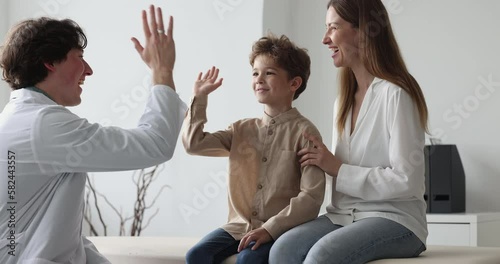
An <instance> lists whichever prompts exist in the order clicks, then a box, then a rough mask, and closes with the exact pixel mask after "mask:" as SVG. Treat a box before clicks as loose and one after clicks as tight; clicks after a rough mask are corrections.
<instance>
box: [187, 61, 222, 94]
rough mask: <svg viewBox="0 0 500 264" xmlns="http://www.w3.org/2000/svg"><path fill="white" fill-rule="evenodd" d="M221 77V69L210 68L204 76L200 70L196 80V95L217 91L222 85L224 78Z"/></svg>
mask: <svg viewBox="0 0 500 264" xmlns="http://www.w3.org/2000/svg"><path fill="white" fill-rule="evenodd" d="M218 77H219V69H218V68H215V67H212V68H211V69H209V70H208V71H207V72H206V73H205V74H204V75H203V76H202V73H201V72H200V73H199V74H198V78H197V79H196V81H195V82H194V88H193V92H194V95H195V96H197V95H208V94H210V93H211V92H213V91H215V90H216V89H217V88H219V87H220V86H221V85H222V80H223V79H222V78H220V79H218V80H217V78H218Z"/></svg>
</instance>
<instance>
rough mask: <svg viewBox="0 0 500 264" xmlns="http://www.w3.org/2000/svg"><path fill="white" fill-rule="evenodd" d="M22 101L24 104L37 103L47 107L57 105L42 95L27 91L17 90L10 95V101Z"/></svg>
mask: <svg viewBox="0 0 500 264" xmlns="http://www.w3.org/2000/svg"><path fill="white" fill-rule="evenodd" d="M14 100H16V101H24V102H26V103H39V104H48V105H57V103H56V102H54V101H53V100H51V99H50V98H49V97H47V96H45V95H43V94H42V93H39V92H35V91H31V90H28V89H17V90H14V91H12V92H11V93H10V101H14Z"/></svg>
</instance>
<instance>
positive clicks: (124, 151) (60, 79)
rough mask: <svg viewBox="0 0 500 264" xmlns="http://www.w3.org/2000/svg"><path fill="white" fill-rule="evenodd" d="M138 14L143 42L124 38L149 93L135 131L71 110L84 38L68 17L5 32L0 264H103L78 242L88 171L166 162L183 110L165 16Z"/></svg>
mask: <svg viewBox="0 0 500 264" xmlns="http://www.w3.org/2000/svg"><path fill="white" fill-rule="evenodd" d="M149 12H150V19H149V20H150V21H148V17H147V14H146V12H145V11H143V13H142V16H143V17H142V20H143V30H144V34H145V37H146V40H145V45H144V46H142V45H141V44H140V43H139V41H138V40H137V39H135V38H133V39H132V41H133V42H134V44H135V48H136V50H137V51H138V53H139V54H140V56H141V58H142V60H143V61H144V62H145V63H146V64H147V65H148V66H149V67H150V69H151V71H152V76H153V79H152V80H153V87H152V88H151V95H150V97H149V99H148V102H147V105H146V110H145V112H144V114H143V115H142V117H141V118H140V121H139V125H138V126H137V128H134V129H121V128H117V127H102V126H100V125H99V124H91V123H89V122H87V120H86V119H83V118H80V117H78V116H77V115H75V114H73V113H71V112H70V111H69V110H68V109H66V108H65V106H75V105H78V104H80V101H81V100H80V94H81V92H82V88H81V85H82V84H83V83H84V81H85V78H86V77H88V76H90V75H92V69H91V68H90V66H89V65H88V63H87V62H86V61H85V60H84V59H83V50H84V48H85V47H86V44H87V39H86V36H85V34H84V33H83V31H82V29H81V28H80V27H79V26H78V25H77V24H76V23H75V22H73V21H71V20H55V19H49V18H39V19H34V20H26V21H23V22H21V23H19V24H18V25H16V26H15V27H13V28H12V29H11V31H10V33H9V35H8V36H7V40H6V42H5V45H4V46H3V47H2V49H1V51H0V66H1V67H2V68H3V78H4V80H5V81H7V83H9V85H10V86H11V87H12V89H13V91H12V94H11V98H10V102H9V103H8V104H7V106H6V107H5V109H4V110H3V112H2V113H1V114H0V203H1V204H0V210H1V213H0V263H2V264H10V263H40V264H49V263H50V264H52V263H65V264H66V263H75V264H76V263H77V264H81V263H109V261H108V260H106V259H105V258H104V257H103V256H102V255H101V254H99V252H98V251H97V250H96V248H95V247H94V246H93V245H92V243H91V242H90V241H88V240H87V239H86V238H85V237H83V236H82V235H81V232H82V219H83V210H84V190H85V181H86V176H87V174H86V173H87V172H96V171H117V170H133V169H140V168H145V167H149V166H153V165H157V164H160V163H162V162H165V161H167V160H169V159H170V158H171V157H172V155H173V152H174V149H175V145H176V141H177V137H178V134H179V131H180V128H181V125H182V120H183V118H184V115H185V112H186V109H187V107H186V104H185V103H184V102H182V101H181V99H180V98H179V96H178V95H177V93H176V92H175V86H174V81H173V77H172V70H173V67H174V62H175V45H174V40H173V38H172V27H173V20H172V17H170V20H169V24H168V29H167V30H166V31H165V28H164V24H163V18H162V12H161V9H160V8H157V9H155V8H154V6H151V7H150V11H149Z"/></svg>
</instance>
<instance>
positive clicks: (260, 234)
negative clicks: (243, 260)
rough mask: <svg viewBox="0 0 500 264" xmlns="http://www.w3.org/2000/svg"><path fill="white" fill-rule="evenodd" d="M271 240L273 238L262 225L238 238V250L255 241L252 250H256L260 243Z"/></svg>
mask: <svg viewBox="0 0 500 264" xmlns="http://www.w3.org/2000/svg"><path fill="white" fill-rule="evenodd" d="M271 240H273V238H272V237H271V234H269V232H267V230H266V229H265V228H263V227H261V228H257V229H255V230H252V231H250V232H248V233H247V234H246V235H245V236H244V237H243V238H242V239H241V240H240V245H239V246H238V252H240V251H242V250H243V249H245V248H247V247H248V245H249V244H250V243H251V242H255V245H253V247H252V250H256V249H257V248H259V246H260V245H262V244H265V243H267V242H271Z"/></svg>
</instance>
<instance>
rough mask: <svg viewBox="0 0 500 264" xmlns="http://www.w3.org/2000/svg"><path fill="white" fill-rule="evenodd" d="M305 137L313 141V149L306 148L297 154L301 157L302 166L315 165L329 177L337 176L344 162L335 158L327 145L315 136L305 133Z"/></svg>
mask: <svg viewBox="0 0 500 264" xmlns="http://www.w3.org/2000/svg"><path fill="white" fill-rule="evenodd" d="M303 136H304V137H305V138H306V139H307V140H309V141H311V143H312V147H305V148H303V149H301V150H299V152H297V155H299V156H300V160H299V162H300V166H301V167H305V166H309V165H315V166H318V167H319V168H321V169H322V170H323V171H324V172H326V173H328V174H329V175H331V176H333V177H335V176H337V174H338V172H339V170H340V166H342V161H341V160H340V159H339V158H337V157H335V155H333V153H332V152H330V151H329V150H328V148H327V147H326V146H325V144H323V142H321V140H319V139H318V138H317V137H315V136H314V135H310V134H308V133H304V134H303Z"/></svg>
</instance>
